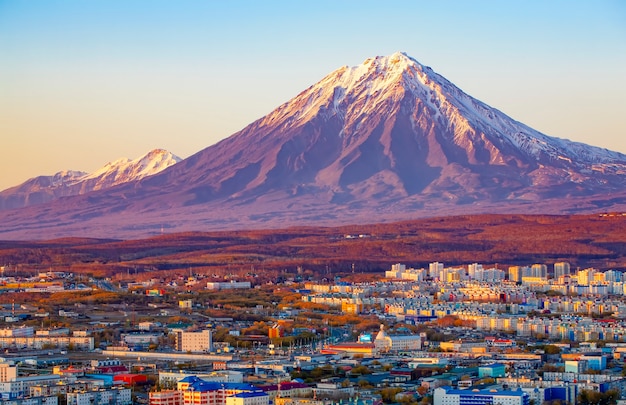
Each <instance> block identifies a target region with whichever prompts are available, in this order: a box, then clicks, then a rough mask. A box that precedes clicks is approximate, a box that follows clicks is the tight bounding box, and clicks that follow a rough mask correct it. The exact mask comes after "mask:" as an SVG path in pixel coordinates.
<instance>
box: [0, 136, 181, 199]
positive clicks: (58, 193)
mask: <svg viewBox="0 0 626 405" xmlns="http://www.w3.org/2000/svg"><path fill="white" fill-rule="evenodd" d="M181 160H182V159H181V158H179V157H178V156H175V155H173V154H172V153H170V152H168V151H166V150H163V149H155V150H152V151H150V152H148V153H147V154H146V155H144V156H142V157H140V158H138V159H135V160H130V159H127V158H122V159H118V160H116V161H115V162H110V163H107V164H106V165H105V166H104V167H102V168H101V169H99V170H96V171H95V172H93V173H85V172H80V171H73V170H67V171H62V172H59V173H57V174H54V175H52V176H38V177H34V178H32V179H29V180H27V181H25V182H24V183H22V184H20V185H18V186H15V187H11V188H9V189H6V190H4V191H2V192H0V209H12V208H23V207H28V206H30V205H36V204H43V203H47V202H50V201H53V200H56V199H58V198H61V197H69V196H74V195H79V194H86V193H89V192H91V191H95V190H105V189H107V188H110V187H113V186H116V185H118V184H123V183H126V182H129V181H135V180H140V179H143V178H144V177H146V176H151V175H153V174H156V173H159V172H160V171H162V170H163V169H166V168H167V167H169V166H171V165H173V164H175V163H178V162H180V161H181Z"/></svg>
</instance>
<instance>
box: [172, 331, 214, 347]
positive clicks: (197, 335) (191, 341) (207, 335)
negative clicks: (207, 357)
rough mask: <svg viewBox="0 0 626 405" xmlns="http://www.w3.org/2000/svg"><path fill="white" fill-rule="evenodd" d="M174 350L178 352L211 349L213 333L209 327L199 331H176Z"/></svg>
mask: <svg viewBox="0 0 626 405" xmlns="http://www.w3.org/2000/svg"><path fill="white" fill-rule="evenodd" d="M176 350H178V351H180V352H191V353H202V352H212V351H213V335H212V332H211V330H210V329H205V330H203V331H199V332H186V331H177V332H176Z"/></svg>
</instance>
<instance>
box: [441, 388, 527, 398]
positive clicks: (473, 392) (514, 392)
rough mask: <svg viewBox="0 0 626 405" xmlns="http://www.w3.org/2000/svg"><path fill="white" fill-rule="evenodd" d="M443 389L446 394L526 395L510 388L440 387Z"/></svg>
mask: <svg viewBox="0 0 626 405" xmlns="http://www.w3.org/2000/svg"><path fill="white" fill-rule="evenodd" d="M442 388H443V389H444V390H446V393H448V394H452V395H466V396H469V395H480V396H485V395H487V396H496V397H497V396H515V397H521V396H524V395H528V394H526V393H525V392H524V391H522V390H521V389H519V390H516V391H511V390H507V391H494V390H455V389H450V388H447V387H442Z"/></svg>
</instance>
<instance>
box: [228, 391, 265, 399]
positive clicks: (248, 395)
mask: <svg viewBox="0 0 626 405" xmlns="http://www.w3.org/2000/svg"><path fill="white" fill-rule="evenodd" d="M232 396H233V397H235V398H252V397H266V396H267V394H266V393H265V392H263V391H254V392H240V393H239V394H235V395H232Z"/></svg>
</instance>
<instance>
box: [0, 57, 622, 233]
mask: <svg viewBox="0 0 626 405" xmlns="http://www.w3.org/2000/svg"><path fill="white" fill-rule="evenodd" d="M512 97H514V95H512ZM625 174H626V155H624V154H621V153H618V152H612V151H609V150H606V149H601V148H597V147H594V146H589V145H585V144H581V143H577V142H572V141H568V140H564V139H558V138H553V137H549V136H546V135H544V134H542V133H540V132H538V131H535V130H534V129H532V128H530V127H528V126H526V125H524V124H522V123H519V122H517V121H515V120H513V119H511V118H510V117H508V116H507V115H505V114H504V113H502V112H500V111H498V110H496V109H494V108H491V107H489V106H488V105H486V104H484V103H482V102H480V101H478V100H476V99H474V98H472V97H470V96H469V95H467V94H465V93H464V92H463V91H461V90H460V89H459V88H457V87H456V86H454V85H453V84H452V83H451V82H449V81H448V80H446V79H445V78H444V77H442V76H440V75H439V74H437V73H435V72H434V71H433V70H432V69H430V68H429V67H426V66H423V65H421V64H420V63H418V62H417V61H415V60H414V59H412V58H411V57H409V56H407V55H406V54H403V53H395V54H393V55H390V56H386V57H376V58H371V59H368V60H366V61H365V62H364V63H363V64H362V65H359V66H356V67H347V66H346V67H342V68H340V69H338V70H336V71H334V72H332V73H330V74H329V75H328V76H326V77H325V78H323V79H322V80H321V81H319V82H318V83H316V84H314V85H313V86H311V87H309V88H308V89H306V90H304V91H303V92H301V93H300V94H298V95H297V96H296V97H295V98H293V99H292V100H290V101H288V102H287V103H285V104H283V105H281V106H279V107H278V108H277V109H275V110H274V111H272V112H271V113H270V114H268V115H266V116H265V117H263V118H261V119H259V120H257V121H255V122H253V123H251V124H250V125H248V126H247V127H246V128H244V129H242V130H241V131H239V132H237V133H235V134H234V135H232V136H230V137H229V138H226V139H224V140H222V141H221V142H219V143H217V144H215V145H212V146H209V147H208V148H206V149H204V150H202V151H200V152H198V153H196V154H195V155H193V156H191V157H189V158H187V159H185V160H183V161H181V162H179V163H177V164H175V165H173V166H171V167H169V168H167V169H165V170H163V171H162V172H160V173H158V174H155V175H152V176H149V177H145V178H142V179H139V180H132V181H128V182H125V183H124V184H120V185H117V186H114V187H111V188H108V189H106V190H100V191H94V192H90V193H87V194H84V195H81V196H77V197H73V198H67V199H63V201H62V202H60V201H57V202H51V203H48V204H44V205H39V206H33V207H28V208H24V209H20V210H12V211H8V212H5V213H0V239H11V238H19V239H25V238H42V237H47V238H49V237H55V236H68V235H75V236H79V235H80V236H98V237H123V238H128V237H141V236H146V235H149V234H151V233H158V232H160V231H161V230H164V231H167V232H172V231H184V230H214V229H235V228H239V229H241V228H262V227H283V226H286V225H310V224H316V225H338V224H346V223H364V222H369V223H373V222H381V221H389V220H400V219H411V218H418V217H425V216H438V215H452V214H469V213H485V212H488V213H497V212H499V213H505V212H506V213H544V214H563V213H589V212H597V211H605V210H626V176H624V175H625Z"/></svg>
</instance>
